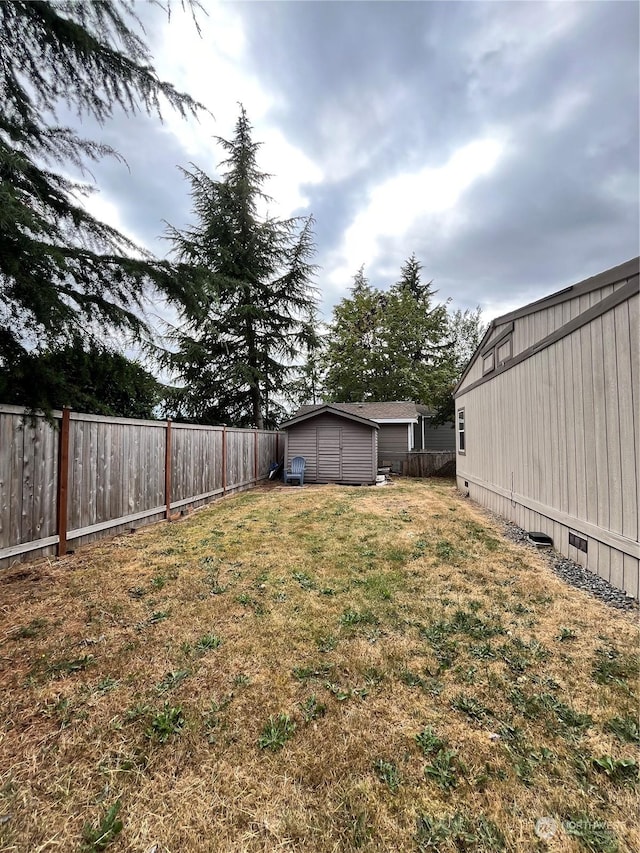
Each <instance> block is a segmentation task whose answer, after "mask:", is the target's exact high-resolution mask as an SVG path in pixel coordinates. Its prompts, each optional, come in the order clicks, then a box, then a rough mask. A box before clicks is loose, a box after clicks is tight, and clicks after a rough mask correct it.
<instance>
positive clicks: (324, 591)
mask: <svg viewBox="0 0 640 853" xmlns="http://www.w3.org/2000/svg"><path fill="white" fill-rule="evenodd" d="M319 592H320V595H336V592H337V591H336V590H335V589H334V588H333V587H332V586H323V587H322V589H321V590H319Z"/></svg>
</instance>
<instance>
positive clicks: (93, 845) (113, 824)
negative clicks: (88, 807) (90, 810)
mask: <svg viewBox="0 0 640 853" xmlns="http://www.w3.org/2000/svg"><path fill="white" fill-rule="evenodd" d="M120 807H121V802H120V800H116V801H115V803H114V804H113V805H112V806H111V807H110V808H109V809H107V812H106V814H105V815H104V816H103V817H102V819H101V820H100V822H99V823H98V825H97V826H95V825H92V824H90V823H87V824H85V826H84V829H83V830H82V841H83V843H82V846H81V848H80V850H81V851H82V853H97V851H100V850H105V849H106V848H107V847H108V845H109V844H111V842H112V841H113V840H114V839H115V838H116V837H117V836H118V835H119V834H120V833H121V832H122V821H121V820H120V818H119V817H118V813H119V812H120Z"/></svg>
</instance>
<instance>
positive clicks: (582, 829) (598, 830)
mask: <svg viewBox="0 0 640 853" xmlns="http://www.w3.org/2000/svg"><path fill="white" fill-rule="evenodd" d="M562 825H563V827H564V829H565V832H566V833H567V835H569V836H571V837H572V838H575V839H576V841H577V842H578V844H579V845H580V847H582V848H583V849H584V850H588V851H590V853H617V851H618V840H617V838H616V835H615V833H614V832H613V830H611V829H610V828H609V827H608V826H607V824H606V823H605V821H603V820H594V819H593V818H592V817H590V816H589V815H588V814H577V815H570V816H569V817H567V819H566V820H564V821H563V822H562Z"/></svg>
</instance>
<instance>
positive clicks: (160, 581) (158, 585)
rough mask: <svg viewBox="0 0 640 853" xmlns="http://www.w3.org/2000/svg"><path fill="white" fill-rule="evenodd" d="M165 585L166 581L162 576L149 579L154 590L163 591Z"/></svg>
mask: <svg viewBox="0 0 640 853" xmlns="http://www.w3.org/2000/svg"><path fill="white" fill-rule="evenodd" d="M166 583H167V579H166V578H165V576H164V575H155V577H153V578H151V586H152V588H153V589H155V590H161V589H164V586H165V584H166Z"/></svg>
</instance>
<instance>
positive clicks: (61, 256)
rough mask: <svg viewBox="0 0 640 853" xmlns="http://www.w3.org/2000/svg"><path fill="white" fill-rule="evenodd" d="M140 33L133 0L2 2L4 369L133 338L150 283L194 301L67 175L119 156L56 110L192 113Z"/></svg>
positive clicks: (181, 281) (103, 115) (0, 307)
mask: <svg viewBox="0 0 640 853" xmlns="http://www.w3.org/2000/svg"><path fill="white" fill-rule="evenodd" d="M140 26H141V25H140V22H139V20H138V18H137V16H136V14H135V12H134V3H133V2H129V1H128V0H127V1H126V2H125V1H124V0H123V2H117V1H116V0H112V2H99V3H98V2H83V1H82V0H80V2H63V0H58V2H56V0H52V2H43V0H38V2H18V0H12V2H0V103H1V105H2V106H1V107H0V367H10V366H11V365H12V364H14V363H16V362H17V361H19V360H20V359H24V358H25V356H26V355H27V354H28V353H29V352H31V351H33V350H34V349H37V348H46V347H47V346H48V345H51V344H55V345H59V344H60V342H61V341H64V340H67V341H69V340H71V339H73V337H74V336H75V335H77V334H78V333H82V334H84V335H86V334H87V331H88V330H92V331H95V330H96V329H99V328H100V327H102V328H104V327H105V326H108V327H110V328H111V329H113V328H117V329H121V330H127V331H129V332H131V333H133V334H134V335H137V336H139V335H140V334H141V333H142V331H143V329H144V323H143V321H142V320H141V317H140V312H139V311H138V310H137V309H138V308H139V307H140V305H141V303H142V301H143V297H144V294H145V289H146V288H147V287H148V286H149V285H154V286H155V287H157V288H159V289H160V291H161V292H162V293H163V294H164V295H165V296H167V297H168V298H169V299H170V300H176V301H178V302H180V301H183V300H189V299H190V298H191V294H190V291H189V289H188V286H187V285H188V276H186V275H182V276H180V277H178V276H177V275H176V272H175V269H174V268H173V267H172V266H171V265H170V264H167V263H162V262H159V261H157V260H154V259H153V257H151V256H150V255H149V254H148V253H144V252H142V250H140V249H139V248H138V247H136V246H134V245H133V244H132V243H131V242H130V241H129V240H128V239H126V238H125V237H124V236H123V235H121V234H119V233H118V232H117V231H116V230H115V229H113V228H111V227H109V226H108V225H105V224H104V223H101V222H100V221H98V220H97V219H96V218H94V217H93V216H91V215H90V214H89V213H87V212H86V210H85V209H84V208H83V206H82V205H81V203H80V202H79V198H78V196H79V195H81V194H82V193H83V192H86V188H85V187H84V185H83V184H81V183H79V182H76V181H73V180H71V179H70V178H69V177H68V176H67V174H66V172H67V171H68V168H69V166H72V167H74V168H76V169H80V170H83V171H86V166H87V163H88V162H91V161H95V160H97V159H99V158H101V157H103V156H104V155H115V154H116V152H114V151H113V150H112V149H111V148H109V147H108V146H106V145H102V144H100V143H98V142H92V141H89V140H86V139H82V138H81V137H79V136H78V135H77V133H76V132H75V131H74V130H72V129H71V128H68V127H62V126H59V125H58V123H57V119H56V109H57V108H58V107H59V106H60V104H64V105H66V107H67V108H70V109H72V110H74V111H75V112H76V113H77V114H78V116H79V117H82V116H91V117H93V118H94V119H96V120H98V121H99V122H100V123H104V122H106V121H107V120H108V119H109V118H110V117H111V116H112V114H113V112H114V110H116V109H122V110H123V111H124V112H125V113H126V114H133V113H137V112H140V111H146V112H147V113H157V114H160V105H161V101H164V102H166V103H168V104H169V105H170V106H171V107H172V108H174V109H177V110H178V111H179V112H180V113H181V114H183V115H185V114H186V113H195V112H196V111H197V109H199V105H198V104H196V103H195V102H194V101H193V100H192V99H191V98H190V97H189V96H187V95H185V94H182V93H180V92H177V91H176V90H175V89H174V87H173V86H172V85H171V84H170V83H165V82H162V81H161V80H159V79H158V77H157V76H156V74H155V72H154V70H153V68H152V66H151V64H150V55H149V52H148V49H147V47H146V45H145V43H144V41H143V40H142V39H141V38H140V36H139V35H138V34H137V32H136V31H137V30H139V29H140ZM116 156H117V155H116ZM25 390H26V391H27V392H28V391H29V388H27V389H25ZM38 390H39V393H40V399H39V401H38V402H39V403H40V404H42V405H45V407H46V406H47V405H48V403H50V402H51V401H48V400H47V397H46V394H45V395H44V396H43V395H42V393H41V392H42V389H41V388H40V389H38ZM27 397H28V393H27Z"/></svg>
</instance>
